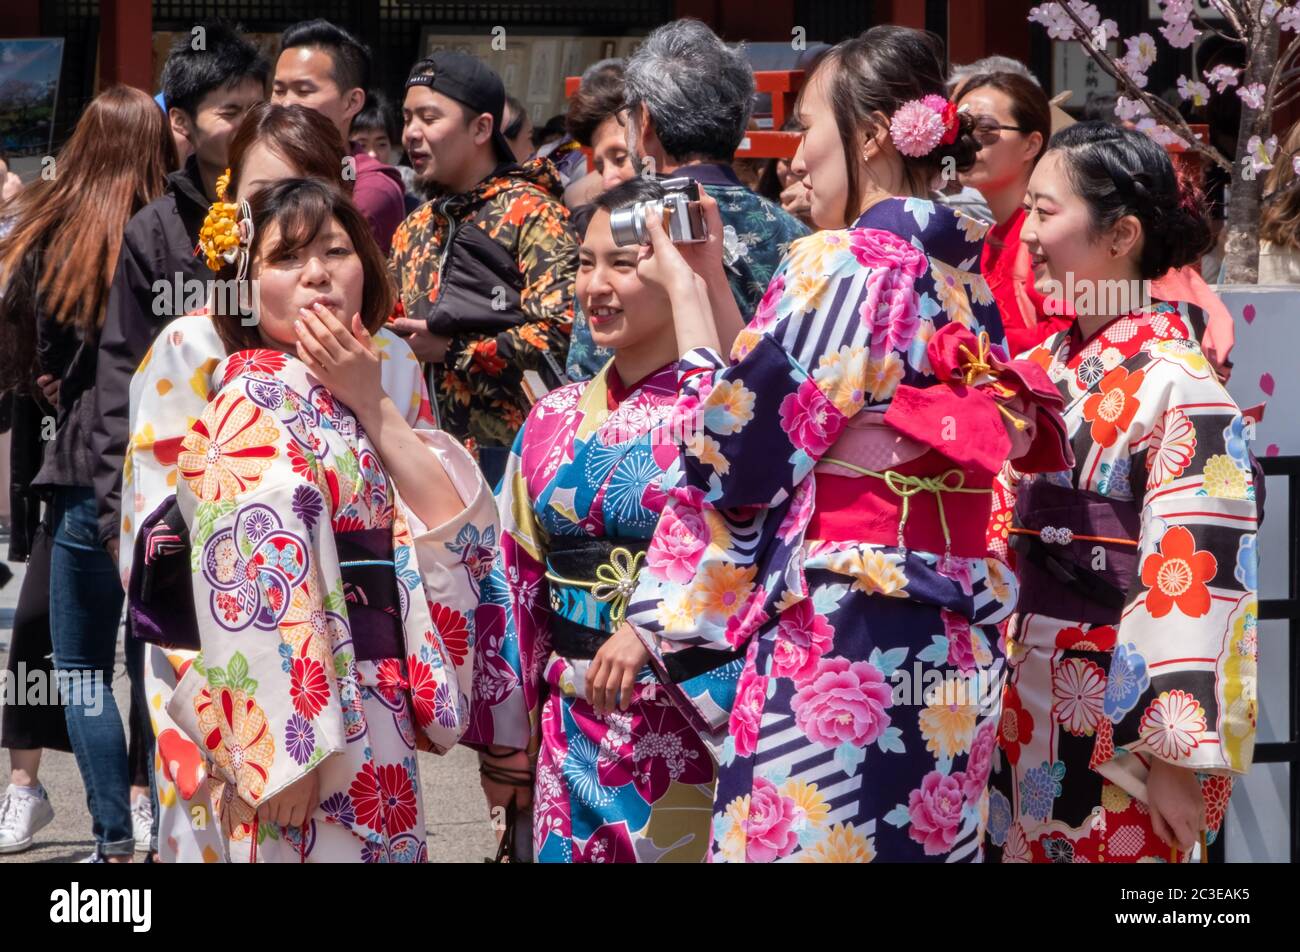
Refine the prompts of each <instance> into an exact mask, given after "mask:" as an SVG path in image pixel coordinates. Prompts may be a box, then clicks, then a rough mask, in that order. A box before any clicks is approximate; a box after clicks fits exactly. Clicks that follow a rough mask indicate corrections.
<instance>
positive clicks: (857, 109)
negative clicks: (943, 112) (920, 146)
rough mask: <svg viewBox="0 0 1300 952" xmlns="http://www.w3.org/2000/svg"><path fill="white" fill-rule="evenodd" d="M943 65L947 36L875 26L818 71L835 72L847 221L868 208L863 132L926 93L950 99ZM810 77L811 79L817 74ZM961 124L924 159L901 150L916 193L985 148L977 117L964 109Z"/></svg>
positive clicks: (830, 85) (832, 84) (833, 98)
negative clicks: (861, 147) (845, 175)
mask: <svg viewBox="0 0 1300 952" xmlns="http://www.w3.org/2000/svg"><path fill="white" fill-rule="evenodd" d="M943 64H944V53H943V41H942V40H940V39H939V38H938V37H937V36H935V35H934V34H933V33H927V32H925V31H924V30H914V29H911V28H909V27H902V26H877V27H872V28H871V29H870V30H867V32H865V33H863V34H862V35H860V36H856V37H854V38H853V39H850V40H845V41H844V42H842V43H839V44H837V45H836V46H834V47H833V48H832V49H831V50H830V51H829V52H828V53H827V54H826V55H825V56H823V57H822V58H821V59H820V60H819V61H818V63H817V66H816V67H815V68H814V70H813V72H814V73H817V72H820V71H821V70H829V71H830V74H829V77H828V79H827V84H826V92H827V100H828V102H829V103H830V106H831V110H832V111H833V112H834V114H835V122H836V125H838V126H839V130H840V141H841V143H842V144H843V147H844V162H845V165H846V166H847V169H848V185H849V194H848V198H847V199H846V201H845V207H844V220H845V222H846V223H847V224H852V223H853V221H854V220H855V219H856V218H857V217H858V214H859V213H860V211H861V209H862V200H863V188H862V182H861V180H860V176H859V174H858V146H857V135H858V132H859V131H860V130H862V129H864V128H867V129H871V128H873V127H874V126H875V125H876V124H877V122H878V119H876V118H875V116H874V114H875V113H883V114H884V115H886V116H892V115H893V114H894V113H895V112H897V111H898V109H899V107H900V106H902V105H903V104H904V103H906V102H910V101H912V100H914V99H922V98H924V97H926V96H940V97H942V98H944V99H947V98H948V97H947V94H946V92H945V90H944V65H943ZM808 79H809V82H811V80H812V77H811V76H809V78H808ZM807 87H808V83H805V84H804V88H805V89H806V88H807ZM957 123H958V125H957V138H956V140H955V141H953V142H952V143H950V144H948V145H940V146H938V147H936V148H935V149H934V150H932V151H931V152H930V153H929V154H927V155H923V156H920V157H919V158H913V157H911V156H906V155H902V154H900V155H899V158H900V159H902V160H903V170H904V172H905V173H906V175H907V177H908V181H909V184H910V185H911V187H912V190H913V191H914V192H916V193H918V194H926V193H928V192H929V190H930V187H931V183H932V182H933V181H934V179H935V177H936V176H937V175H938V174H939V173H940V171H942V170H944V169H945V168H947V167H953V168H954V171H957V172H966V171H969V170H970V168H971V166H973V165H974V164H975V153H976V152H978V151H979V148H980V147H979V143H978V142H977V141H976V139H975V134H974V133H975V120H974V117H972V116H971V115H969V114H967V113H959V114H958V117H957ZM949 160H951V161H949Z"/></svg>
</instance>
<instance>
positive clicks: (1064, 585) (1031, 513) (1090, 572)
mask: <svg viewBox="0 0 1300 952" xmlns="http://www.w3.org/2000/svg"><path fill="white" fill-rule="evenodd" d="M1141 521H1142V520H1141V513H1140V512H1139V510H1138V504H1137V503H1135V502H1133V501H1132V500H1121V499H1110V498H1108V497H1106V496H1102V495H1099V494H1097V493H1093V492H1088V491H1086V490H1080V489H1073V488H1068V487H1065V486H1058V485H1055V484H1053V483H1049V482H1047V480H1045V479H1043V478H1041V477H1040V478H1038V479H1035V480H1033V481H1032V482H1031V483H1029V485H1028V486H1025V487H1024V488H1022V489H1021V490H1020V492H1019V493H1017V495H1016V515H1015V523H1014V525H1015V529H1027V530H1031V531H1032V532H1036V533H1041V534H1040V535H1029V534H1023V533H1017V532H1015V531H1014V530H1013V532H1012V535H1011V540H1010V544H1011V546H1012V548H1014V549H1015V550H1016V553H1017V560H1016V573H1017V575H1019V577H1020V598H1019V601H1017V603H1016V611H1017V612H1019V613H1021V614H1026V613H1030V612H1032V613H1034V614H1039V615H1047V616H1048V617H1051V618H1062V619H1068V620H1071V621H1080V622H1085V623H1087V624H1090V625H1113V624H1116V623H1117V622H1118V621H1119V620H1120V616H1121V615H1122V614H1123V611H1124V605H1125V604H1126V602H1127V601H1128V594H1129V591H1130V590H1131V589H1132V587H1133V582H1134V580H1135V579H1136V578H1137V570H1138V547H1137V546H1136V545H1123V544H1120V543H1115V542H1099V541H1097V540H1096V538H1093V539H1082V538H1077V537H1078V536H1093V537H1102V538H1107V539H1132V540H1133V541H1134V542H1136V541H1137V539H1138V534H1139V531H1140V529H1141ZM1065 530H1068V532H1067V531H1065Z"/></svg>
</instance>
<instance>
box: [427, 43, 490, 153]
mask: <svg viewBox="0 0 1300 952" xmlns="http://www.w3.org/2000/svg"><path fill="white" fill-rule="evenodd" d="M429 59H430V61H431V62H432V64H433V67H432V69H431V70H425V71H424V72H422V73H421V74H420V75H417V76H412V77H411V78H410V79H408V80H407V81H406V88H407V89H410V88H411V87H412V86H427V87H428V88H429V89H431V90H433V91H434V92H438V93H442V94H443V95H444V96H447V97H449V98H451V99H454V100H456V101H457V102H458V103H461V104H462V105H464V106H466V107H467V108H469V109H470V110H472V111H473V112H475V113H484V112H486V113H487V114H488V115H490V116H491V117H492V147H493V148H494V149H495V150H496V153H497V158H498V159H500V160H501V161H503V162H514V161H515V153H514V150H513V149H511V148H510V143H508V142H507V141H506V139H505V136H503V135H502V134H501V117H502V114H503V113H504V112H505V107H506V88H505V86H504V85H503V84H502V82H501V77H500V76H498V75H497V74H496V73H495V72H493V71H492V69H491V68H490V67H489V66H488V65H487V64H486V63H484V62H483V61H482V60H480V59H479V58H478V57H476V56H468V55H466V54H464V53H457V52H454V51H452V50H439V51H438V52H436V53H434V54H432V55H431V56H430V57H429Z"/></svg>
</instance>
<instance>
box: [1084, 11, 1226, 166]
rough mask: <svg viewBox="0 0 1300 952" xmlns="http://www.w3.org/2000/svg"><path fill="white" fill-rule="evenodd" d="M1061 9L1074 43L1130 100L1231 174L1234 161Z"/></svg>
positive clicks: (1192, 148) (1085, 28)
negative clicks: (1205, 140)
mask: <svg viewBox="0 0 1300 952" xmlns="http://www.w3.org/2000/svg"><path fill="white" fill-rule="evenodd" d="M1060 8H1061V9H1062V10H1063V11H1065V13H1066V15H1067V16H1069V18H1070V19H1071V20H1073V21H1074V25H1075V31H1076V35H1075V41H1076V42H1077V43H1079V45H1080V46H1082V47H1083V50H1084V52H1085V53H1087V54H1088V57H1089V58H1090V59H1091V60H1092V61H1093V62H1094V63H1096V64H1097V65H1098V66H1100V67H1101V68H1102V69H1103V70H1104V71H1105V72H1106V74H1107V75H1109V76H1110V77H1111V78H1112V79H1114V80H1115V81H1116V82H1117V83H1119V84H1120V85H1122V86H1123V87H1124V91H1125V93H1126V95H1128V96H1129V98H1132V99H1138V100H1141V102H1142V103H1143V104H1144V105H1145V106H1146V107H1147V111H1148V112H1149V113H1151V114H1152V115H1153V116H1159V117H1160V118H1162V119H1164V120H1165V122H1164V124H1165V125H1166V126H1169V128H1170V131H1171V132H1173V133H1174V134H1175V135H1177V136H1178V137H1179V138H1180V139H1182V140H1183V143H1184V145H1186V146H1187V148H1189V149H1191V150H1192V151H1194V152H1199V153H1200V154H1201V155H1203V156H1205V157H1206V158H1207V159H1209V160H1210V161H1211V162H1213V163H1214V164H1215V165H1217V166H1218V167H1219V168H1221V169H1223V170H1224V171H1225V172H1228V173H1229V174H1231V173H1232V162H1231V161H1229V160H1228V159H1226V158H1225V157H1224V156H1223V155H1222V154H1221V153H1220V152H1219V150H1218V149H1215V148H1214V147H1212V146H1210V145H1207V144H1205V143H1203V142H1201V140H1200V139H1198V138H1197V137H1196V133H1194V132H1193V131H1192V128H1191V126H1189V125H1188V123H1187V120H1186V119H1184V118H1183V116H1182V114H1181V113H1180V112H1179V111H1178V110H1177V109H1175V108H1174V107H1173V106H1171V105H1170V104H1169V103H1167V102H1165V101H1164V100H1163V99H1161V98H1160V97H1158V96H1154V95H1152V94H1151V93H1148V92H1147V91H1146V90H1144V89H1141V88H1140V87H1138V85H1137V84H1136V83H1135V82H1133V80H1132V78H1131V77H1130V76H1129V75H1128V71H1127V70H1125V69H1123V68H1122V67H1120V66H1119V64H1118V63H1116V62H1115V60H1114V59H1113V58H1112V57H1111V55H1110V54H1109V53H1107V52H1106V50H1105V49H1104V48H1102V49H1098V47H1097V46H1096V45H1095V44H1094V43H1093V41H1092V34H1091V33H1090V32H1089V30H1088V25H1087V24H1086V23H1084V22H1083V18H1082V17H1080V16H1079V15H1078V14H1077V13H1076V12H1075V11H1074V9H1073V8H1072V7H1071V6H1070V4H1069V3H1062V4H1060Z"/></svg>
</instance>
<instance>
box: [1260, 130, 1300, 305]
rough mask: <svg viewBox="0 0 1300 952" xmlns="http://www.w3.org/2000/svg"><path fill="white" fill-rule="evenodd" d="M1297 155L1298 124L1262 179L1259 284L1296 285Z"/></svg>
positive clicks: (1299, 229) (1299, 226)
mask: <svg viewBox="0 0 1300 952" xmlns="http://www.w3.org/2000/svg"><path fill="white" fill-rule="evenodd" d="M1297 153H1300V122H1297V123H1296V124H1295V125H1293V126H1292V127H1291V128H1290V130H1289V131H1288V132H1287V134H1286V140H1285V141H1284V142H1283V143H1282V148H1281V149H1279V150H1278V155H1279V156H1280V158H1279V159H1278V160H1277V161H1276V162H1275V163H1274V164H1273V168H1271V169H1270V170H1269V173H1268V177H1267V178H1265V179H1264V208H1263V210H1262V211H1261V212H1260V216H1259V283H1260V284H1300V184H1297V179H1300V174H1297V173H1296V170H1295V165H1294V164H1293V163H1292V161H1291V158H1292V157H1293V156H1295V155H1296V154H1297Z"/></svg>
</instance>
